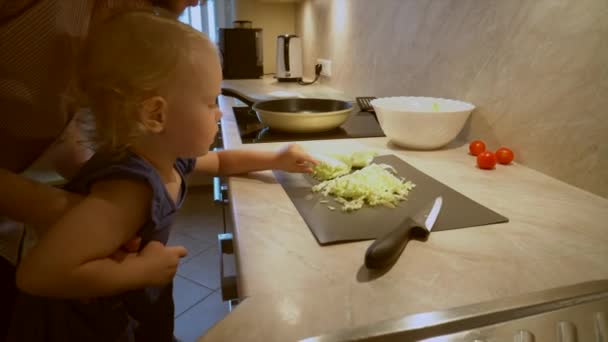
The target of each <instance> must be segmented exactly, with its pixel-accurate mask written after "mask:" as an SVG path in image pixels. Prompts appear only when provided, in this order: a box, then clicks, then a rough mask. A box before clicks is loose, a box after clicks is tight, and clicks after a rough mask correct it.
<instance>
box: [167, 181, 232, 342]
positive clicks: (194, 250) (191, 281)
mask: <svg viewBox="0 0 608 342" xmlns="http://www.w3.org/2000/svg"><path fill="white" fill-rule="evenodd" d="M223 229H224V228H223V219H222V211H221V208H220V207H218V206H216V205H215V204H214V203H213V192H212V188H211V187H209V186H199V187H194V188H190V189H188V196H187V198H186V202H185V203H184V206H183V207H182V209H181V210H180V212H179V216H178V219H177V221H176V223H175V226H174V227H173V230H172V232H171V234H172V235H171V239H170V240H169V244H170V245H182V246H184V247H186V248H187V249H188V256H187V257H185V258H184V259H182V262H181V265H180V267H179V269H178V271H177V276H176V277H175V281H174V289H173V299H174V301H175V336H176V337H177V338H179V339H180V340H181V341H182V342H193V341H196V340H197V338H198V337H199V336H201V335H203V334H204V333H205V331H207V329H209V328H210V327H211V326H213V324H215V323H216V322H217V321H219V320H220V319H222V318H223V317H224V316H226V315H227V314H228V304H227V303H226V302H222V300H221V293H220V291H219V287H220V279H219V272H220V270H219V252H218V247H217V234H221V233H223Z"/></svg>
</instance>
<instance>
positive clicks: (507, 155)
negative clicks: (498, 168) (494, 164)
mask: <svg viewBox="0 0 608 342" xmlns="http://www.w3.org/2000/svg"><path fill="white" fill-rule="evenodd" d="M513 158H515V154H513V151H511V150H510V149H508V148H506V147H501V148H499V149H498V150H496V160H498V162H499V163H501V164H503V165H507V164H510V163H511V162H512V161H513Z"/></svg>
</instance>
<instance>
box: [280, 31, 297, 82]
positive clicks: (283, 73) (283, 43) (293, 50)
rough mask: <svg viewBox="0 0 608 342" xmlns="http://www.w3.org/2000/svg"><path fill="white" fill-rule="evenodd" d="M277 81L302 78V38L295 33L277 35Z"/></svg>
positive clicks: (293, 80) (294, 80) (292, 80)
mask: <svg viewBox="0 0 608 342" xmlns="http://www.w3.org/2000/svg"><path fill="white" fill-rule="evenodd" d="M276 78H277V80H278V81H279V82H299V81H301V80H302V39H301V38H300V37H298V36H297V35H295V34H282V35H279V36H277V71H276Z"/></svg>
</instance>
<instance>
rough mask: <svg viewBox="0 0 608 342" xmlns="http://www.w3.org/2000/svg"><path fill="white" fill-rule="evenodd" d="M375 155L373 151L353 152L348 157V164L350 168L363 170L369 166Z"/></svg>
mask: <svg viewBox="0 0 608 342" xmlns="http://www.w3.org/2000/svg"><path fill="white" fill-rule="evenodd" d="M377 155H378V153H376V152H374V151H360V152H355V153H353V154H352V155H351V156H350V163H351V165H352V167H356V168H363V167H366V166H368V165H369V164H371V163H372V160H374V157H375V156H377Z"/></svg>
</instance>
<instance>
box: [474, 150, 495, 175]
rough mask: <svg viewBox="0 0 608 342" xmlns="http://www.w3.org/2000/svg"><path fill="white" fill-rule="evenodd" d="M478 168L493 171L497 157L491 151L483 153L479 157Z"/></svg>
mask: <svg viewBox="0 0 608 342" xmlns="http://www.w3.org/2000/svg"><path fill="white" fill-rule="evenodd" d="M477 166H479V168H480V169H486V170H491V169H493V168H494V166H496V156H495V155H494V153H492V152H490V151H485V152H481V153H480V154H479V155H478V156H477Z"/></svg>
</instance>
